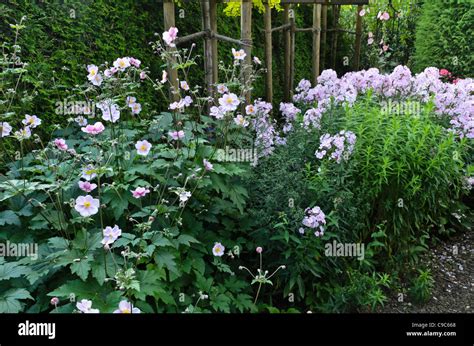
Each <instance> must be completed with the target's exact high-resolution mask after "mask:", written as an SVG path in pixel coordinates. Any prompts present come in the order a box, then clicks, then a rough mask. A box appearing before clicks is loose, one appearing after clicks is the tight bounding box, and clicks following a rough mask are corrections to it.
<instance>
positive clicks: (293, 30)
mask: <svg viewBox="0 0 474 346" xmlns="http://www.w3.org/2000/svg"><path fill="white" fill-rule="evenodd" d="M290 10H293V11H294V9H290ZM290 23H291V28H290V33H291V46H290V47H291V51H290V53H291V57H290V100H291V99H292V98H293V89H294V82H295V50H296V35H295V33H296V24H295V16H294V13H293V15H292V16H290Z"/></svg>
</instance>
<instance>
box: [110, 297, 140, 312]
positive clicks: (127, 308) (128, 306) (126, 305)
mask: <svg viewBox="0 0 474 346" xmlns="http://www.w3.org/2000/svg"><path fill="white" fill-rule="evenodd" d="M139 313H141V311H140V309H139V308H136V307H133V305H132V303H130V302H128V301H126V300H122V301H121V302H120V303H119V308H118V309H117V310H115V311H114V314H139Z"/></svg>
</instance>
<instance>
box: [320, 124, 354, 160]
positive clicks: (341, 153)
mask: <svg viewBox="0 0 474 346" xmlns="http://www.w3.org/2000/svg"><path fill="white" fill-rule="evenodd" d="M355 142H356V135H355V134H354V133H353V132H351V131H344V130H343V131H340V132H339V133H338V134H335V135H334V136H331V135H330V134H329V133H326V134H325V135H322V136H321V138H320V145H319V149H318V150H317V151H316V153H315V155H316V157H317V158H318V159H323V158H324V157H327V156H329V159H330V160H334V161H336V162H337V163H341V162H342V160H344V161H347V160H348V159H349V157H350V155H351V154H352V151H353V150H354V146H355Z"/></svg>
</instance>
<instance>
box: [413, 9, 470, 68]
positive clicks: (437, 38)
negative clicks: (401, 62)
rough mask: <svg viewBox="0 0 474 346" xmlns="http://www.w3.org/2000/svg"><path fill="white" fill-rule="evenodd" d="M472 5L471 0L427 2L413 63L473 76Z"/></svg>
mask: <svg viewBox="0 0 474 346" xmlns="http://www.w3.org/2000/svg"><path fill="white" fill-rule="evenodd" d="M473 6H474V5H473V4H472V2H469V1H444V0H429V1H425V2H424V5H423V9H422V14H421V16H420V19H419V22H418V25H417V28H416V42H415V49H416V52H415V55H414V57H413V65H414V69H415V71H416V72H420V71H422V70H423V69H424V68H425V67H428V66H436V67H439V68H446V69H448V70H449V71H451V72H452V73H453V74H454V75H457V76H464V77H467V76H472V73H473V72H472V66H473V65H474V56H473V54H472V52H473V50H474V43H473V40H472V37H473V36H474V29H473V26H472V23H473V22H474V11H473V9H474V8H473Z"/></svg>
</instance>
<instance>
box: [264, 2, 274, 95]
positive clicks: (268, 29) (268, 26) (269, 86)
mask: <svg viewBox="0 0 474 346" xmlns="http://www.w3.org/2000/svg"><path fill="white" fill-rule="evenodd" d="M264 25H265V67H266V69H267V74H266V78H265V81H266V83H265V96H266V101H267V102H269V103H272V101H273V74H272V73H273V56H272V48H273V47H272V45H273V43H272V9H271V8H270V5H269V4H268V2H265V15H264Z"/></svg>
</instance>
